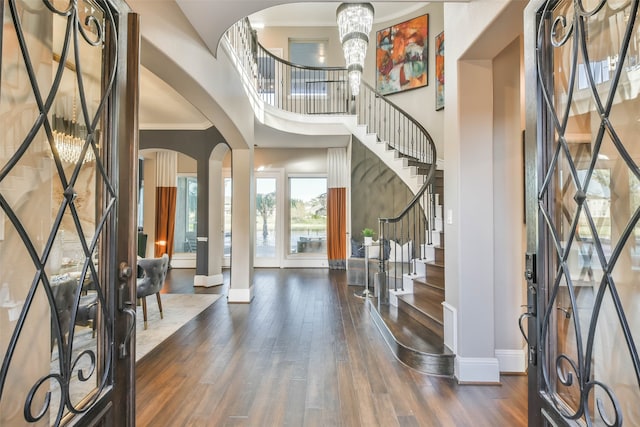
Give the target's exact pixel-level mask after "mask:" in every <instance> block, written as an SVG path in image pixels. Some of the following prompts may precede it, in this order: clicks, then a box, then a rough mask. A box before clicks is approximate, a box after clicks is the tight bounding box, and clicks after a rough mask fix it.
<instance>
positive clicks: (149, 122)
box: [131, 0, 425, 129]
mask: <svg viewBox="0 0 640 427" xmlns="http://www.w3.org/2000/svg"><path fill="white" fill-rule="evenodd" d="M131 3H132V5H133V7H134V9H135V4H136V3H137V0H134V1H131ZM179 3H180V5H181V7H183V6H184V4H187V5H188V6H189V7H190V8H191V10H192V12H193V10H194V8H196V7H201V8H202V10H201V13H200V14H201V15H208V14H211V13H212V10H213V3H225V2H223V1H213V0H210V1H208V2H206V1H205V2H203V1H200V2H198V1H190V0H180V1H179ZM239 3H242V2H239ZM264 3H269V2H264ZM338 4H339V3H337V2H331V3H316V2H304V3H294V4H285V5H279V6H274V7H270V8H267V9H264V10H262V11H259V12H257V13H254V14H252V15H250V16H249V19H250V20H251V22H252V24H254V25H256V26H265V27H269V26H334V25H336V24H335V13H336V8H337V6H338ZM424 4H425V3H424V2H422V3H421V2H382V3H373V5H374V8H375V11H376V13H375V15H376V19H375V21H376V22H385V21H389V20H393V19H395V18H397V17H399V16H402V15H405V14H407V13H411V12H413V11H414V10H416V9H418V8H419V7H421V6H424ZM221 8H222V9H225V8H224V7H223V6H221ZM226 12H229V11H228V10H227V11H226ZM191 22H192V25H193V26H194V28H195V29H196V31H198V32H199V33H200V34H201V35H202V34H203V33H204V29H202V28H198V27H199V23H198V22H194V20H193V19H191ZM209 25H210V24H209ZM205 42H206V43H207V44H209V45H211V44H215V43H217V40H216V41H213V40H205ZM139 123H140V128H141V129H206V128H208V127H209V126H211V124H210V122H209V121H208V120H207V119H206V118H205V117H204V116H203V115H202V114H201V113H200V112H199V111H198V110H197V109H196V108H195V107H193V105H191V104H190V103H189V102H188V101H187V100H185V99H184V97H182V96H181V95H180V94H179V93H177V92H176V91H175V90H174V89H173V88H172V87H171V86H169V85H167V84H166V83H165V82H164V81H162V80H161V79H160V78H158V77H156V76H155V75H154V74H153V73H151V72H150V71H149V70H147V69H144V68H143V69H142V71H141V84H140V116H139Z"/></svg>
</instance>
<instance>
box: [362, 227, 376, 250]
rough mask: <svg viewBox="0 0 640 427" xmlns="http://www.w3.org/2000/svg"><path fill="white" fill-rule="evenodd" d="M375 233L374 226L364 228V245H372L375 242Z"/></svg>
mask: <svg viewBox="0 0 640 427" xmlns="http://www.w3.org/2000/svg"><path fill="white" fill-rule="evenodd" d="M374 234H375V231H373V228H364V229H363V230H362V235H363V236H364V245H365V246H371V243H372V242H373V235H374Z"/></svg>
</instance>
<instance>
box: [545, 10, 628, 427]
mask: <svg viewBox="0 0 640 427" xmlns="http://www.w3.org/2000/svg"><path fill="white" fill-rule="evenodd" d="M539 17H540V21H539V23H540V25H539V27H538V37H537V40H538V41H537V58H536V62H537V66H538V70H537V73H538V85H539V89H540V94H541V98H542V103H543V106H542V108H543V109H544V111H543V113H542V117H541V118H540V117H539V120H540V121H539V124H540V127H539V132H540V135H539V137H538V140H539V144H542V146H541V149H540V150H539V152H541V153H542V158H541V161H540V165H541V166H540V168H542V169H541V171H540V176H541V182H540V183H539V190H538V191H539V192H538V201H539V213H540V217H541V222H540V224H539V226H540V240H539V247H540V248H543V249H541V250H542V251H543V254H546V256H544V257H539V266H540V268H539V269H538V272H539V274H538V276H539V277H538V280H539V282H540V283H542V282H545V283H544V284H543V285H541V286H542V290H541V293H543V296H542V301H543V306H542V307H540V310H539V313H540V315H539V316H540V317H539V319H538V330H539V332H540V340H539V343H540V344H539V346H538V347H539V348H538V353H539V359H538V360H539V364H538V365H539V366H540V369H541V374H542V375H541V379H542V384H540V387H539V388H540V393H541V394H542V397H543V401H544V402H546V403H545V404H543V408H542V413H543V414H545V417H547V419H549V417H551V419H553V420H554V423H567V425H568V424H569V423H568V422H569V421H571V420H575V421H579V422H580V423H581V424H584V425H587V426H593V425H598V426H600V425H606V426H622V425H625V426H627V425H628V426H631V425H640V405H638V402H639V401H640V359H639V358H638V351H637V343H638V341H639V340H640V226H639V225H638V219H639V218H640V169H639V168H638V164H639V162H640V144H638V135H639V134H640V122H639V120H640V96H639V95H640V52H639V49H640V30H639V29H638V1H637V0H636V1H620V2H617V1H605V0H596V1H579V0H576V1H565V0H561V1H549V2H547V3H546V4H545V6H544V7H543V8H542V10H541V11H540V14H539Z"/></svg>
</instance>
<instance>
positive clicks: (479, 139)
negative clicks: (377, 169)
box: [444, 1, 524, 382]
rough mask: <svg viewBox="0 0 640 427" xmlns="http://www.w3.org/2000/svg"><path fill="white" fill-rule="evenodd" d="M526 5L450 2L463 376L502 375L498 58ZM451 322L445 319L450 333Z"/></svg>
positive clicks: (449, 175)
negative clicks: (498, 259)
mask: <svg viewBox="0 0 640 427" xmlns="http://www.w3.org/2000/svg"><path fill="white" fill-rule="evenodd" d="M523 8H524V3H523V2H495V1H476V2H471V3H446V4H445V5H444V17H445V21H444V31H445V75H446V84H445V110H444V116H445V119H444V129H446V132H445V141H444V151H445V153H444V157H445V162H446V168H445V180H444V183H445V190H444V191H445V194H446V198H445V207H444V209H445V218H446V217H447V216H448V214H449V212H450V214H451V217H452V223H451V224H445V242H446V248H447V249H446V252H445V264H446V266H447V269H446V272H445V280H446V302H447V304H450V305H451V306H452V307H454V308H455V309H456V310H457V313H458V318H457V330H456V331H455V332H456V333H457V339H458V342H457V343H453V344H454V347H455V346H456V345H457V349H458V357H457V358H456V376H457V377H458V379H459V380H460V381H461V382H497V381H499V370H500V367H499V364H498V359H497V358H496V354H495V349H496V335H497V333H499V332H500V331H496V327H495V325H496V318H495V313H496V312H497V311H499V310H503V309H505V307H503V306H500V307H498V306H495V304H496V299H495V293H496V292H497V291H500V290H501V288H500V285H496V283H495V271H496V265H495V257H494V248H495V245H496V243H495V239H501V237H500V235H499V234H496V232H495V230H494V228H493V225H494V213H495V210H496V209H495V208H496V207H495V205H494V203H493V198H494V196H495V189H494V169H493V168H494V165H495V159H494V153H493V150H494V144H495V143H496V142H495V141H494V135H495V134H500V133H502V132H504V130H502V129H499V126H495V127H494V106H493V98H494V95H495V94H494V90H493V86H494V71H493V68H494V64H493V60H494V58H495V57H496V56H497V55H498V54H499V53H500V52H501V51H502V50H503V49H504V48H505V47H506V46H508V45H509V44H510V43H511V42H512V41H513V40H515V39H516V38H517V37H518V36H519V35H520V33H521V32H522V28H523V27H522V10H523ZM461 29H464V31H461ZM496 84H500V85H501V84H502V82H496ZM516 124H518V125H519V124H520V118H519V117H518V118H516ZM509 126H511V124H509ZM517 203H518V206H520V202H519V201H518V202H517ZM498 208H500V206H499V207H498ZM517 238H518V239H520V238H521V237H520V234H519V235H518V237H517ZM521 257H522V253H521V252H520V251H517V252H514V253H511V254H509V255H508V256H507V257H505V258H504V259H503V260H502V262H501V263H500V268H501V266H502V265H507V264H509V263H512V262H518V261H520V258H521ZM518 283H520V282H518ZM503 303H504V302H503V301H500V304H503ZM504 304H507V305H508V306H509V307H510V308H512V307H511V305H510V304H508V303H504ZM515 305H519V304H518V303H515ZM450 327H451V325H447V324H445V334H446V333H447V331H446V329H447V328H450ZM452 335H455V334H452Z"/></svg>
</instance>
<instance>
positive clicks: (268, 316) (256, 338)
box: [136, 269, 527, 427]
mask: <svg viewBox="0 0 640 427" xmlns="http://www.w3.org/2000/svg"><path fill="white" fill-rule="evenodd" d="M189 275H190V276H189ZM192 278H193V270H171V271H170V273H169V279H168V282H167V283H166V285H165V291H168V292H184V293H193V292H195V293H200V292H203V293H209V292H215V293H226V288H227V285H228V280H229V276H228V274H226V273H225V283H226V284H225V285H223V286H222V287H214V288H207V289H205V288H195V291H194V288H193V287H192V286H191V284H192V283H193V279H192ZM356 289H357V288H356ZM354 290H355V289H354V287H352V286H347V280H346V274H345V273H344V272H336V271H334V272H329V271H328V270H324V269H256V272H255V298H254V300H253V302H252V303H251V304H228V303H227V302H226V299H224V298H221V299H219V300H218V301H217V302H215V303H214V304H213V305H212V306H211V307H209V308H207V309H206V310H205V311H203V312H202V313H201V314H200V315H198V316H197V317H196V318H194V319H193V320H191V321H190V322H188V323H187V324H186V325H185V326H184V327H182V328H181V329H180V330H179V331H177V332H176V333H175V334H174V335H172V336H171V337H170V338H169V339H167V340H166V341H165V342H163V343H162V344H161V345H160V346H158V347H157V348H156V349H154V350H153V351H152V352H150V353H149V354H148V355H147V356H145V357H144V358H143V359H142V360H140V361H139V362H138V364H137V366H136V388H137V390H136V411H137V416H136V423H137V425H138V426H154V427H157V426H269V427H271V426H285V425H286V426H363V427H370V426H371V427H373V426H381V427H389V426H412V427H414V426H456V427H457V426H473V427H482V426H486V427H503V426H504V427H507V426H508V427H517V426H525V425H526V424H527V422H526V413H527V379H526V377H525V376H504V377H502V378H501V380H502V385H500V386H472V385H458V384H457V383H456V382H455V380H452V379H448V378H440V377H433V376H427V375H425V374H421V373H419V372H417V371H415V370H412V369H410V368H407V367H406V366H404V365H402V364H401V363H400V362H398V361H397V360H396V359H395V358H394V357H393V355H392V354H391V352H390V350H389V348H388V347H387V346H386V344H385V342H384V340H383V339H382V337H381V335H380V333H379V332H378V330H377V329H376V327H375V325H374V324H373V323H372V319H371V317H370V315H369V314H368V312H367V309H366V307H365V306H364V304H365V303H364V301H363V300H362V299H359V298H357V297H355V296H354V295H353V294H354Z"/></svg>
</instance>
